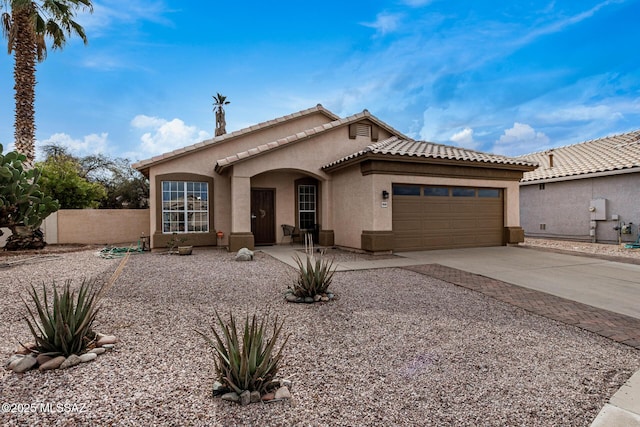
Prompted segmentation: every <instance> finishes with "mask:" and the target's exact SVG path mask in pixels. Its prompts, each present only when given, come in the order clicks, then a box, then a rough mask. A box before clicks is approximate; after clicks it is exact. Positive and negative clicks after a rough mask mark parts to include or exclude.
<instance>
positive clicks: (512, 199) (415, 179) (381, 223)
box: [333, 166, 520, 248]
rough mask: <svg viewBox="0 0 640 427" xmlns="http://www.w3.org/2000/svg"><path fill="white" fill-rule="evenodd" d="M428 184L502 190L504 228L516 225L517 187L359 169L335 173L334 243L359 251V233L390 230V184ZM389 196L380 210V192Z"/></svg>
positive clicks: (478, 180)
mask: <svg viewBox="0 0 640 427" xmlns="http://www.w3.org/2000/svg"><path fill="white" fill-rule="evenodd" d="M394 183H395V184H422V185H425V184H428V185H443V186H462V187H488V188H502V189H503V191H504V225H505V227H514V226H519V225H520V213H519V212H520V206H519V198H518V194H519V183H518V182H516V181H501V180H492V179H461V178H440V177H423V176H422V177H421V176H407V175H382V174H380V175H378V174H372V175H364V176H363V175H362V174H361V173H360V168H359V166H352V167H350V168H347V169H343V170H339V171H337V172H336V173H335V174H334V176H333V189H334V191H333V202H334V203H333V206H334V224H335V226H334V230H335V243H336V245H338V246H345V247H351V248H359V247H360V244H361V234H362V231H363V230H375V231H391V230H392V226H393V221H392V220H393V218H392V210H393V196H392V194H391V193H392V186H393V184H394ZM383 190H386V191H388V192H389V199H387V200H386V202H387V203H386V205H387V207H383V206H382V204H383V201H385V200H383V199H382V191H383Z"/></svg>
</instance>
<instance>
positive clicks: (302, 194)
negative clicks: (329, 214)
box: [298, 185, 316, 230]
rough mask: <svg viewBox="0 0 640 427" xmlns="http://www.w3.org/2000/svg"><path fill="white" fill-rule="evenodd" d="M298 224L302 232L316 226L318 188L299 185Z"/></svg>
mask: <svg viewBox="0 0 640 427" xmlns="http://www.w3.org/2000/svg"><path fill="white" fill-rule="evenodd" d="M298 220H299V222H298V224H299V227H300V229H301V230H309V229H312V228H313V227H314V226H315V224H316V186H315V185H298Z"/></svg>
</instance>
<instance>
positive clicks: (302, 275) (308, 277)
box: [293, 254, 336, 298]
mask: <svg viewBox="0 0 640 427" xmlns="http://www.w3.org/2000/svg"><path fill="white" fill-rule="evenodd" d="M293 259H294V260H295V262H296V264H298V278H297V280H296V282H295V283H294V284H293V294H294V295H295V296H297V297H302V298H305V297H314V296H316V295H318V294H324V293H326V292H327V289H328V288H329V285H330V284H331V281H332V280H333V274H334V273H335V272H336V267H334V266H333V260H332V259H326V258H324V257H322V256H320V257H318V258H316V257H314V256H313V255H309V254H307V259H306V262H304V261H303V260H302V259H301V258H300V257H299V256H298V255H297V254H296V255H295V256H294V257H293Z"/></svg>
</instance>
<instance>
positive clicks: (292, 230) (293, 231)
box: [280, 224, 300, 245]
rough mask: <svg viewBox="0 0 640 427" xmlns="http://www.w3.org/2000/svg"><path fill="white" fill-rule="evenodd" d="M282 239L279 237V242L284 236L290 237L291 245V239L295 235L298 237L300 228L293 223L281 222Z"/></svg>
mask: <svg viewBox="0 0 640 427" xmlns="http://www.w3.org/2000/svg"><path fill="white" fill-rule="evenodd" d="M281 227H282V239H280V243H282V241H283V240H284V238H285V237H287V236H289V238H290V239H291V242H290V243H291V244H292V245H293V239H294V238H296V237H300V230H299V229H298V228H296V227H295V226H293V225H287V224H282V225H281Z"/></svg>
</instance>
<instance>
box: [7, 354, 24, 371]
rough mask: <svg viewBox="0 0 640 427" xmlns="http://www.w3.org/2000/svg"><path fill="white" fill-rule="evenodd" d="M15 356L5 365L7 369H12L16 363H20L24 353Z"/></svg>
mask: <svg viewBox="0 0 640 427" xmlns="http://www.w3.org/2000/svg"><path fill="white" fill-rule="evenodd" d="M17 356H18V357H17V358H15V359H13V361H12V362H11V363H9V365H7V369H9V370H11V371H13V369H14V368H15V367H16V366H17V365H18V363H20V361H21V360H22V359H24V358H25V357H26V356H25V355H24V354H18V355H17Z"/></svg>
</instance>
